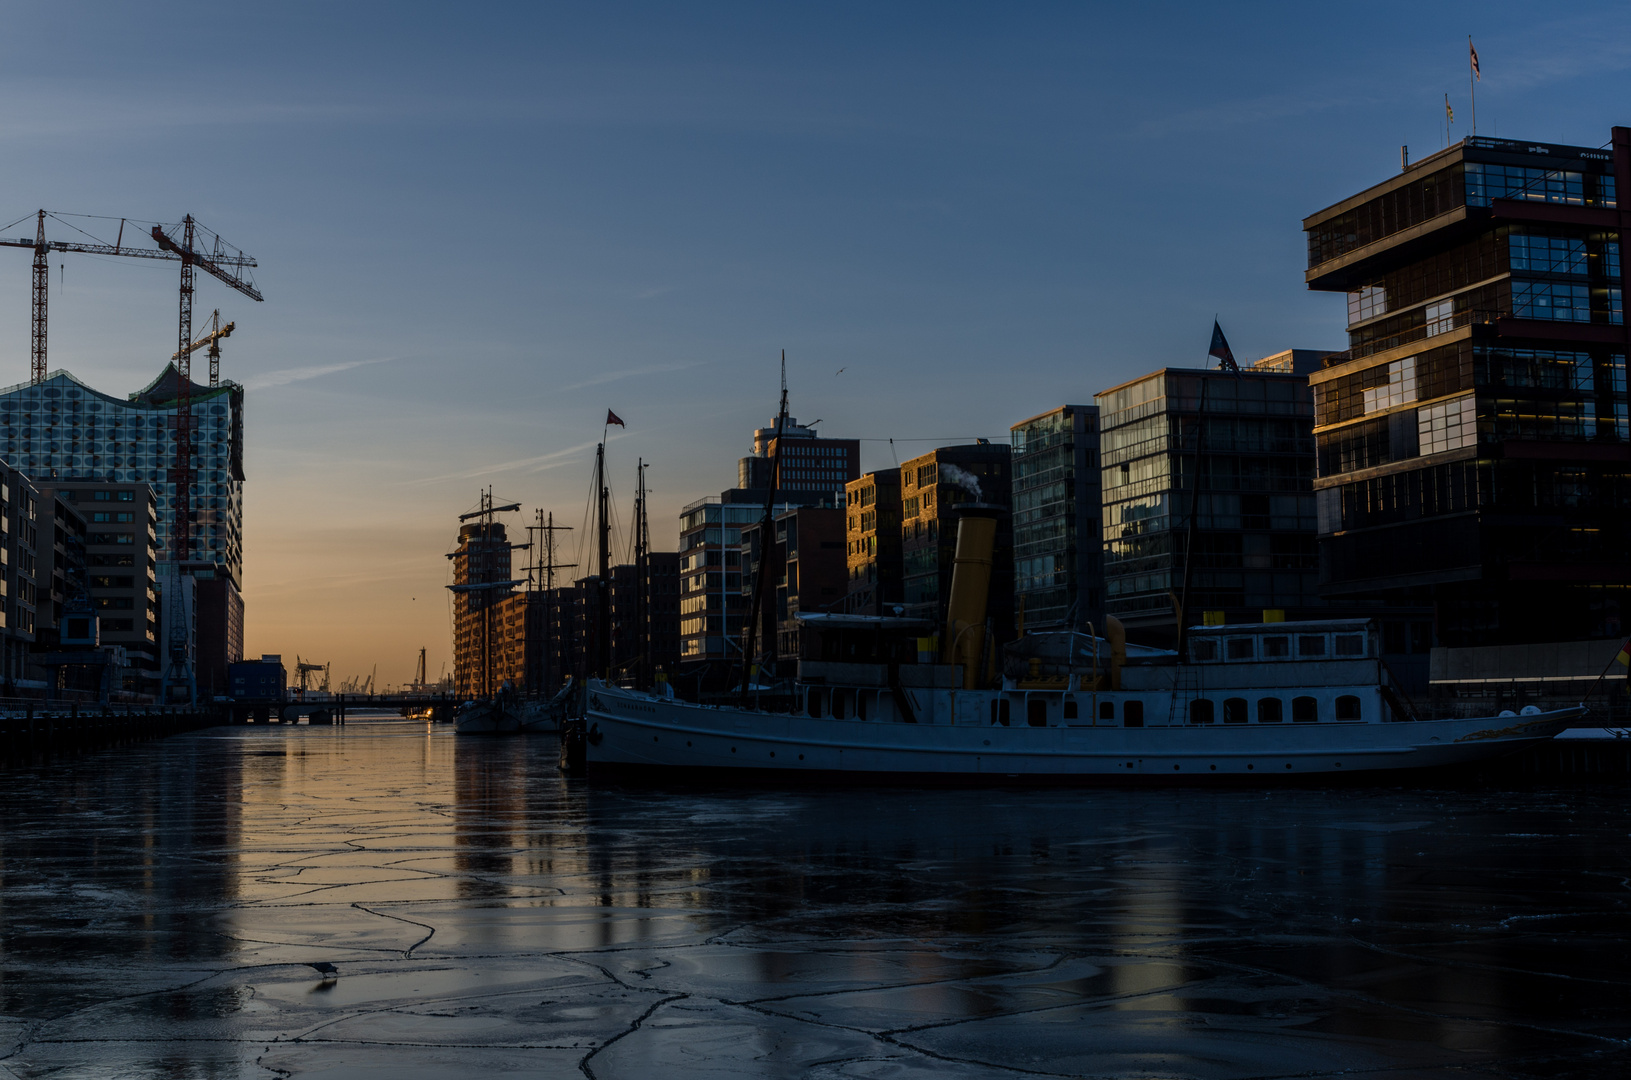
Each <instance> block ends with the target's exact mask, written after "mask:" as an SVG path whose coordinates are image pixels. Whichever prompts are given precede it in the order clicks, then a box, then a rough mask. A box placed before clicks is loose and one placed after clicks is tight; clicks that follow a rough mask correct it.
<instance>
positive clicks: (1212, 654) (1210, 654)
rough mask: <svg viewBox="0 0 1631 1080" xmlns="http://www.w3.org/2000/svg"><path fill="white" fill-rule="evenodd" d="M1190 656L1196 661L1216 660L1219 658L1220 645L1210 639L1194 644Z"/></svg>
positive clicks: (1191, 646) (1203, 639)
mask: <svg viewBox="0 0 1631 1080" xmlns="http://www.w3.org/2000/svg"><path fill="white" fill-rule="evenodd" d="M1189 654H1190V656H1191V657H1192V658H1193V659H1195V660H1216V659H1217V658H1218V643H1217V642H1216V641H1212V640H1210V639H1208V638H1202V639H1200V640H1199V641H1196V642H1192V643H1191V644H1190V646H1189Z"/></svg>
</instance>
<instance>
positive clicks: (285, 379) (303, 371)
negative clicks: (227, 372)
mask: <svg viewBox="0 0 1631 1080" xmlns="http://www.w3.org/2000/svg"><path fill="white" fill-rule="evenodd" d="M396 359H398V357H395V356H376V357H374V358H373V359H372V360H347V361H346V362H345V363H343V364H317V365H314V366H312V367H299V368H282V369H280V370H278V371H267V372H262V373H261V374H259V375H256V376H254V377H252V378H248V379H245V380H244V389H245V390H265V389H268V388H269V387H273V386H288V385H289V384H290V383H297V382H304V381H305V380H306V379H319V378H322V377H323V376H324V375H333V374H334V373H336V372H339V371H350V370H351V369H352V368H360V367H368V366H369V365H370V364H388V363H390V362H391V361H392V360H396Z"/></svg>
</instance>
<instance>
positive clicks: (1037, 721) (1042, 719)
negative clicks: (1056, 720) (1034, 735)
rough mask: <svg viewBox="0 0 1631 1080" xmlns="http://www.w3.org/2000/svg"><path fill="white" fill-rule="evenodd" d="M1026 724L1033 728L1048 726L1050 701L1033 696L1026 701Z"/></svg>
mask: <svg viewBox="0 0 1631 1080" xmlns="http://www.w3.org/2000/svg"><path fill="white" fill-rule="evenodd" d="M1025 722H1026V723H1027V724H1029V725H1031V726H1032V727H1047V726H1048V699H1047V698H1045V697H1043V696H1042V695H1041V694H1032V695H1030V696H1029V697H1027V698H1026V699H1025Z"/></svg>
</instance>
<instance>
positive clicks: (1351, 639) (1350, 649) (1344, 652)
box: [1332, 634, 1365, 656]
mask: <svg viewBox="0 0 1631 1080" xmlns="http://www.w3.org/2000/svg"><path fill="white" fill-rule="evenodd" d="M1332 644H1334V645H1335V646H1336V649H1335V651H1336V654H1337V655H1338V656H1364V655H1365V635H1364V634H1338V635H1337V636H1336V638H1335V639H1334V640H1333V642H1332Z"/></svg>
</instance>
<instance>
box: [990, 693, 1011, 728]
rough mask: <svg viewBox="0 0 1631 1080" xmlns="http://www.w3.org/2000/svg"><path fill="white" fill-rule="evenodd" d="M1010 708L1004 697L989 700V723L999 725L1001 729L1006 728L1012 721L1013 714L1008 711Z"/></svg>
mask: <svg viewBox="0 0 1631 1080" xmlns="http://www.w3.org/2000/svg"><path fill="white" fill-rule="evenodd" d="M1010 708H1011V705H1010V703H1009V701H1008V699H1007V698H1005V697H995V698H992V699H991V722H992V723H993V724H1001V725H1002V726H1003V727H1007V726H1008V724H1009V721H1010V720H1012V719H1013V714H1012V713H1011V712H1010V711H1009V710H1010Z"/></svg>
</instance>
